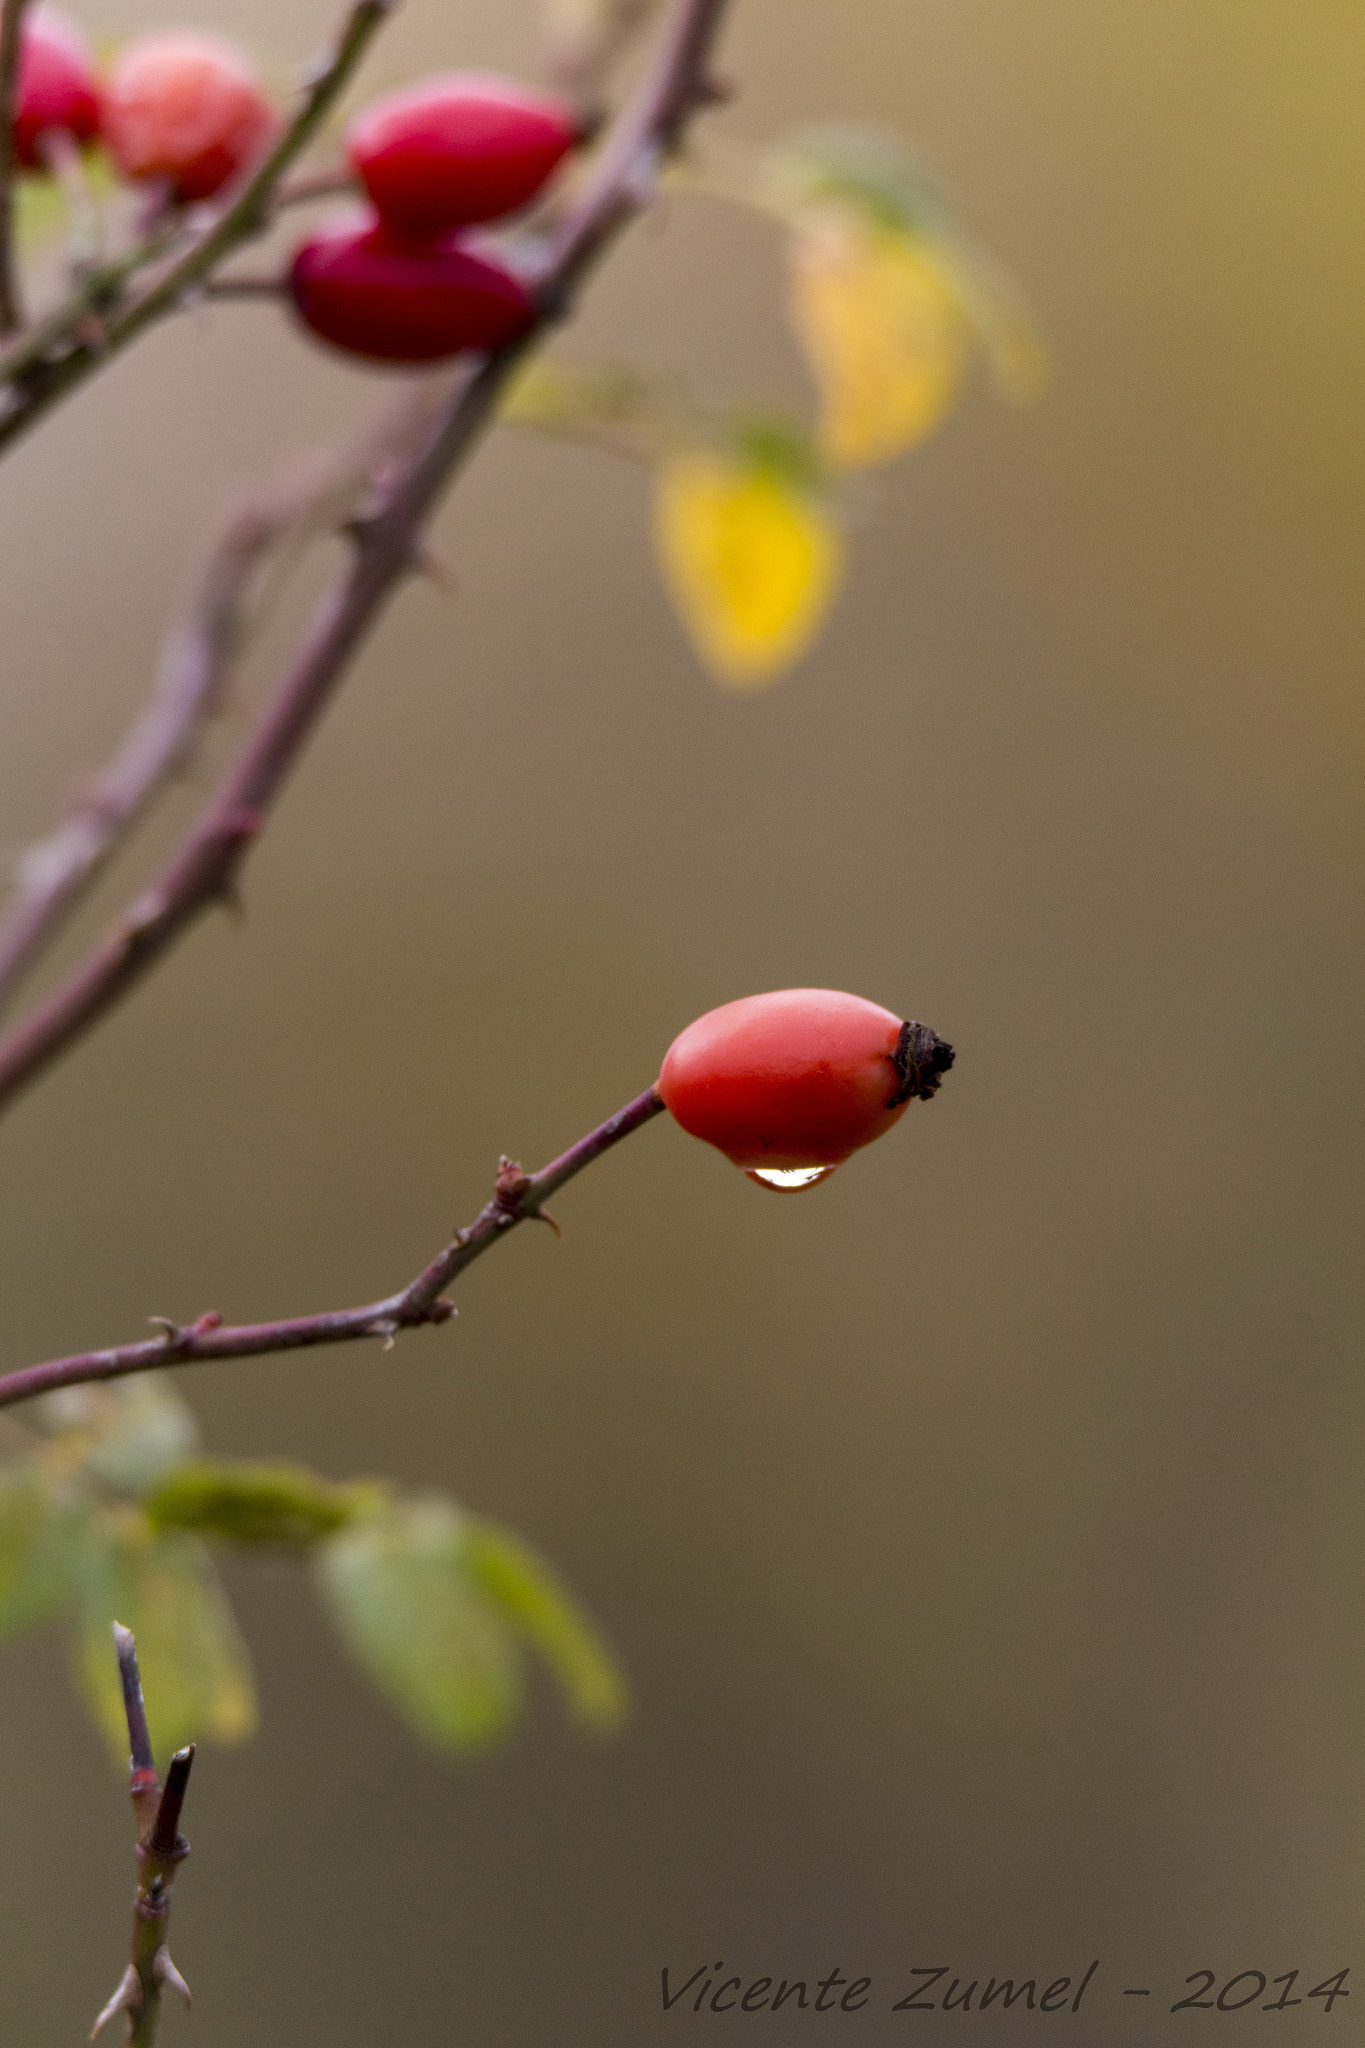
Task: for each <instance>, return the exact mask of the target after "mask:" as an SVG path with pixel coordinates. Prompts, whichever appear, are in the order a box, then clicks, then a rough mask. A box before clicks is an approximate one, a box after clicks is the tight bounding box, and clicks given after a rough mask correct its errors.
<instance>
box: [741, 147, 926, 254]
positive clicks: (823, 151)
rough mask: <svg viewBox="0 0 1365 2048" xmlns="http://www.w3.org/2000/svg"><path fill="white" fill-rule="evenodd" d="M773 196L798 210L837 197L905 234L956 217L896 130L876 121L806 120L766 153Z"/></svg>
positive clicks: (779, 204)
mask: <svg viewBox="0 0 1365 2048" xmlns="http://www.w3.org/2000/svg"><path fill="white" fill-rule="evenodd" d="M763 179H764V182H765V184H766V187H767V197H768V199H769V202H770V203H771V204H773V205H775V206H777V207H778V208H779V210H781V211H783V212H786V213H792V214H800V213H804V212H805V211H806V210H807V209H808V208H809V207H811V206H818V205H823V204H828V203H830V202H833V203H835V204H837V205H839V206H844V207H848V208H849V209H850V210H851V211H852V212H854V213H857V214H859V215H861V216H862V218H863V219H864V220H866V221H868V222H869V223H871V224H873V225H875V226H877V227H881V228H888V229H891V230H892V231H893V232H895V233H899V234H912V235H939V234H942V233H944V232H945V231H946V230H947V229H948V227H949V222H950V215H949V211H948V206H947V203H946V201H945V200H944V197H943V194H942V193H941V192H940V191H939V189H938V186H937V185H936V184H935V182H934V180H933V179H932V178H931V177H930V175H929V173H928V172H927V171H926V170H925V169H924V168H923V166H922V165H920V164H918V163H916V161H915V159H914V158H913V157H912V156H911V155H910V153H909V151H908V150H907V149H906V148H905V147H904V146H903V144H901V143H900V142H898V141H897V140H896V138H895V137H894V136H891V135H885V134H883V133H881V131H880V130H878V129H876V128H862V127H855V126H852V125H848V126H841V125H836V124H831V125H829V126H826V127H819V128H805V129H801V130H799V131H798V132H797V133H796V134H794V135H790V136H788V137H787V138H786V140H785V141H783V142H781V143H779V144H778V145H777V146H776V148H774V149H773V150H771V151H770V152H769V153H768V157H767V162H766V166H765V169H764V172H763Z"/></svg>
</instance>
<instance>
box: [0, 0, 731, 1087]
mask: <svg viewBox="0 0 1365 2048" xmlns="http://www.w3.org/2000/svg"><path fill="white" fill-rule="evenodd" d="M724 8H725V0H675V4H674V8H673V11H672V14H671V16H670V19H669V21H668V24H667V26H666V28H665V31H664V34H663V37H662V41H661V47H660V50H659V54H658V57H657V59H656V62H655V64H654V66H653V68H652V70H651V72H650V74H649V76H648V78H647V79H646V80H645V82H644V84H643V85H642V87H641V88H640V90H639V92H638V94H637V95H636V98H635V99H634V101H633V102H632V103H631V105H630V106H628V107H627V108H626V110H625V112H624V113H623V114H622V115H621V117H620V119H619V120H618V121H617V123H616V125H615V127H614V129H613V130H612V133H611V135H610V136H609V138H608V140H607V143H606V145H605V147H604V149H603V151H602V153H601V156H600V158H599V160H598V163H597V165H596V168H595V171H594V173H593V175H592V176H591V177H590V178H589V180H588V183H587V187H586V190H585V192H584V194H583V196H582V198H581V199H580V200H579V201H578V203H577V205H576V206H575V207H574V209H573V211H572V212H571V213H570V215H569V216H568V218H567V219H566V221H565V222H564V224H563V225H562V227H561V228H560V230H559V231H558V233H557V234H556V235H555V237H554V239H553V241H552V242H551V246H550V250H549V254H548V257H547V260H546V262H545V265H544V268H543V269H542V271H541V273H540V276H539V278H538V279H537V281H536V290H537V300H538V304H539V307H540V311H539V314H538V316H537V319H536V321H535V322H534V324H533V326H532V328H531V329H530V330H529V331H528V332H527V333H526V334H525V335H524V336H523V337H521V339H519V340H518V341H516V342H513V343H511V344H510V345H509V346H508V347H505V348H503V349H500V350H498V351H497V352H496V353H495V354H492V355H489V356H486V357H484V358H483V359H482V361H481V362H479V363H478V365H477V367H476V368H474V370H473V371H472V372H471V374H470V375H469V376H468V378H467V380H466V381H465V382H464V384H463V385H462V386H461V387H460V389H459V391H458V392H457V394H456V395H455V397H454V399H453V400H452V402H451V404H450V405H449V406H448V408H447V409H446V411H445V413H444V415H443V416H442V418H441V419H440V421H439V422H438V425H437V427H436V430H435V432H434V434H433V435H432V437H431V440H430V441H429V443H428V445H427V446H426V447H425V448H424V449H423V450H422V451H421V453H420V454H419V455H418V456H417V457H416V458H415V459H414V460H413V461H412V462H411V463H410V464H409V465H408V466H407V467H406V469H405V470H403V471H402V472H401V474H400V475H399V477H398V479H397V481H396V482H395V484H394V486H393V488H392V490H391V492H390V493H389V495H388V498H387V500H386V502H385V504H384V505H383V507H382V509H381V510H379V511H377V512H376V513H375V514H374V516H373V517H372V518H370V519H368V520H366V521H365V522H364V523H363V525H362V526H361V527H360V528H359V530H358V532H357V536H356V553H355V559H354V562H353V564H352V566H351V568H350V570H349V571H348V572H347V574H346V575H345V576H343V577H342V579H341V581H340V582H339V583H338V584H337V586H336V587H335V588H334V589H333V591H332V592H331V593H330V595H329V596H328V597H327V598H326V599H325V600H324V602H323V604H322V606H321V608H320V610H319V612H318V614H317V615H316V617H315V620H314V623H313V626H312V628H311V630H310V632H309V633H308V635H307V636H306V638H305V640H304V643H303V646H302V648H301V650H300V652H299V653H298V655H297V657H296V659H295V661H294V662H293V664H292V666H291V667H290V668H289V670H288V671H287V672H286V674H285V676H284V678H283V679H282V681H281V683H280V685H279V688H278V689H277V691H276V694H275V696H274V698H273V699H272V700H271V702H270V703H269V704H268V705H267V706H266V709H265V711H264V713H263V714H262V717H261V719H260V721H259V722H258V724H257V726H256V728H255V730H254V731H253V732H252V733H251V734H250V735H249V737H248V739H247V741H246V744H245V746H244V747H243V749H242V751H241V753H240V754H239V755H238V757H237V760H236V761H235V762H234V763H233V765H232V767H231V768H230V769H229V771H228V773H227V775H226V776H225V778H224V780H223V782H222V783H221V784H220V786H219V789H218V791H217V793H216V794H215V795H214V797H213V798H212V799H211V801H210V802H209V804H208V806H207V808H206V809H205V810H204V812H203V813H202V814H201V816H200V817H199V819H198V820H197V822H196V823H195V824H194V826H193V827H192V828H191V830H190V832H189V834H188V835H187V837H186V838H185V839H184V840H183V841H182V843H181V845H180V847H179V848H178V850H177V851H176V852H175V853H174V854H173V855H172V857H171V859H170V861H169V862H168V863H167V865H166V866H165V867H164V868H163V869H162V870H161V872H160V874H159V875H157V877H156V878H155V880H154V881H153V882H152V884H151V886H150V887H149V888H148V889H147V890H146V891H145V892H144V893H143V895H142V896H141V897H140V898H139V899H138V901H137V902H136V903H134V904H133V905H132V906H131V908H130V909H129V910H128V912H127V913H126V914H125V916H124V917H123V918H122V919H121V920H120V922H119V923H118V925H117V926H116V927H115V929H114V931H113V932H112V933H111V934H110V935H109V937H107V938H106V939H104V940H103V941H102V942H101V943H100V944H98V945H97V946H96V947H95V948H94V949H93V951H92V952H91V953H90V954H89V955H88V956H87V957H86V959H85V960H84V961H83V962H82V963H81V964H80V965H79V966H78V967H77V968H76V969H75V971H74V973H73V974H72V975H71V976H70V977H69V978H68V980H66V981H65V982H64V983H62V984H61V985H60V986H59V987H58V988H56V989H55V990H54V991H53V992H52V993H51V994H50V995H49V996H48V997H46V998H45V999H44V1000H43V1001H42V1002H40V1003H39V1004H37V1005H36V1006H35V1008H34V1009H33V1010H32V1011H31V1012H30V1013H29V1015H28V1016H27V1017H24V1018H21V1019H20V1020H19V1022H18V1023H17V1024H16V1025H15V1026H14V1027H13V1029H12V1030H11V1031H9V1032H8V1033H7V1034H6V1035H5V1036H4V1037H3V1038H0V1108H3V1107H4V1106H5V1105H6V1104H7V1103H8V1102H10V1101H12V1100H13V1099H14V1097H15V1096H16V1095H17V1094H18V1093H19V1091H20V1090H21V1089H22V1088H23V1087H25V1086H26V1085H27V1084H28V1083H29V1082H30V1081H32V1080H33V1079H34V1078H35V1077H36V1076H37V1075H38V1074H39V1073H41V1072H42V1070H43V1069H44V1068H45V1067H46V1066H48V1065H49V1064H50V1062H51V1061H52V1060H53V1059H55V1058H56V1056H57V1055H58V1054H59V1053H60V1052H61V1051H63V1050H64V1049H65V1047H67V1046H68V1045H70V1044H71V1043H72V1042H73V1040H75V1039H77V1038H79V1037H80V1036H81V1035H82V1033H83V1032H85V1031H86V1030H88V1029H89V1027H90V1025H91V1024H92V1023H94V1021H95V1020H96V1018H98V1017H100V1016H101V1015H103V1013H104V1012H105V1011H106V1010H108V1009H109V1008H110V1007H111V1006H112V1005H113V1004H114V1003H115V1002H117V1001H118V1000H119V998H120V997H121V996H122V995H124V994H125V993H126V992H127V990H128V989H130V988H131V987H132V986H133V985H134V984H135V983H136V982H137V981H139V980H140V979H141V978H142V976H143V975H144V974H145V973H146V971H147V970H148V968H149V967H150V966H151V965H152V964H153V962H155V961H156V960H158V959H159V958H160V957H161V955H162V954H163V953H164V952H165V951H166V950H167V948H168V947H169V946H170V945H172V944H173V942H174V941H175V940H176V939H177V938H178V937H179V935H180V934H181V932H183V931H184V930H185V929H186V928H187V926H189V925H190V924H191V923H192V922H193V921H194V920H195V919H196V918H197V917H199V915H200V914H201V913H202V912H203V911H204V910H206V909H207V908H208V907H209V906H210V905H211V904H214V903H223V902H231V901H232V900H233V897H234V888H235V883H236V877H237V872H238V870H239V868H240V867H241V865H242V862H243V860H244V858H245V856H246V853H247V851H248V850H249V848H250V846H251V844H252V842H253V841H254V840H255V839H256V838H257V837H258V835H259V834H260V832H261V830H262V828H263V827H264V825H265V822H266V818H267V815H268V813H269V810H270V807H271V805H272V804H273V803H274V801H275V799H276V798H277V797H278V795H279V793H280V791H281V789H282V787H283V785H284V783H285V781H286V780H287V778H288V775H289V772H290V770H291V769H292V768H293V766H294V764H295V762H296V761H297V759H298V757H299V755H300V753H301V752H302V750H303V748H304V745H305V744H306V742H307V740H308V738H309V737H310V735H311V733H312V731H313V729H314V727H315V725H316V723H317V721H318V719H319V717H320V716H321V714H322V712H323V710H324V709H325V708H326V706H327V704H328V703H329V702H330V700H331V698H332V696H333V694H334V693H335V691H336V689H337V687H338V685H339V684H340V682H341V679H342V676H343V675H344V673H345V671H346V668H347V666H348V664H349V663H350V661H351V659H352V657H353V656H354V655H355V653H356V651H357V649H358V648H359V647H360V645H361V643H362V641H363V640H364V638H365V636H366V634H367V633H368V632H369V630H370V628H371V627H372V626H373V624H374V623H375V621H376V619H377V618H378V617H379V615H380V613H381V611H382V610H383V608H384V605H385V603H386V602H387V600H388V599H389V598H390V597H391V596H392V594H393V592H394V591H395V590H396V589H397V588H398V587H399V585H400V584H401V583H402V582H403V581H404V580H405V579H406V577H407V576H408V575H409V574H410V573H411V572H412V571H413V569H414V567H415V566H417V565H418V564H419V563H420V559H421V538H422V534H423V531H424V529H425V527H426V525H427V523H428V521H429V519H430V517H431V515H432V513H433V512H434V510H435V507H436V505H437V504H438V502H439V501H440V499H441V497H442V495H443V493H444V491H445V489H446V486H447V485H448V483H449V482H450V480H451V477H452V476H453V475H454V473H455V471H456V470H457V468H458V467H459V466H460V464H461V462H462V461H463V459H464V458H465V457H466V456H467V455H468V453H469V451H470V449H471V448H472V447H473V446H474V445H475V443H476V442H477V440H478V438H479V436H480V434H481V433H482V432H483V430H484V429H485V428H486V427H487V426H488V424H489V423H490V421H491V420H492V418H493V416H494V413H495V411H496V408H497V404H498V400H499V398H500V396H501V394H502V390H503V387H504V385H505V384H506V382H507V380H508V378H509V376H510V375H511V373H512V371H513V370H514V369H515V368H516V367H517V365H518V364H519V363H520V362H521V360H522V358H523V356H524V355H525V354H526V352H527V350H528V349H529V348H530V346H531V345H532V343H533V341H534V340H535V339H536V337H537V335H538V334H539V333H540V331H541V330H542V329H543V328H544V327H545V326H546V325H548V324H549V323H550V322H551V321H553V320H556V319H559V318H562V317H563V315H564V314H565V313H566V312H567V310H568V308H569V306H570V304H571V303H572V300H573V297H574V294H575V292H576V289H577V287H578V285H579V284H580V282H581V280H582V278H583V276H584V274H585V273H586V272H587V270H588V269H589V268H590V267H591V266H592V264H593V263H594V262H595V261H596V260H597V258H598V257H599V256H600V255H601V253H602V251H603V249H604V248H605V247H606V245H607V243H608V242H609V241H610V240H611V239H612V238H613V237H614V236H615V235H616V234H618V233H619V232H620V230H621V228H622V227H623V226H624V225H625V223H626V222H627V221H628V220H629V219H631V218H632V216H633V215H634V214H636V213H637V212H638V211H639V210H640V209H641V208H642V207H643V206H645V205H646V204H647V203H648V201H649V200H650V198H651V197H652V195H653V192H654V189H655V180H656V175H657V169H658V164H659V161H660V159H661V157H662V156H663V155H664V154H666V153H667V152H668V151H669V150H670V149H671V148H672V147H674V146H675V144H676V142H677V139H678V136H679V134H680V132H681V130H682V127H683V125H684V123H685V122H686V120H687V117H688V115H689V113H691V112H692V110H693V109H694V108H695V107H696V106H697V105H699V104H700V103H702V102H704V101H705V100H706V99H707V98H709V96H710V95H709V91H708V87H707V69H706V67H707V62H708V59H709V54H710V49H711V44H712V42H713V40H714V37H715V35H716V32H717V29H718V27H719V24H720V19H721V16H722V14H723V12H724Z"/></svg>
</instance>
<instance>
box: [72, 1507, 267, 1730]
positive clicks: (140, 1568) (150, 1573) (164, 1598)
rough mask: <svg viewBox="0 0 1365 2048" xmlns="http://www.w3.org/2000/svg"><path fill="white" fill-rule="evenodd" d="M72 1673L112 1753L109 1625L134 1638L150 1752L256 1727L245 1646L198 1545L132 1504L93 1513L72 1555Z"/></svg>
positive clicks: (115, 1692)
mask: <svg viewBox="0 0 1365 2048" xmlns="http://www.w3.org/2000/svg"><path fill="white" fill-rule="evenodd" d="M79 1581H80V1610H79V1612H80V1629H79V1635H78V1638H77V1643H76V1660H75V1661H76V1676H77V1679H78V1682H79V1684H80V1687H81V1690H82V1692H83V1693H84V1696H85V1699H86V1702H87V1704H88V1705H89V1707H90V1710H91V1712H92V1713H93V1714H94V1716H95V1719H96V1720H97V1721H98V1722H99V1724H100V1726H101V1727H102V1728H103V1729H104V1731H105V1733H106V1734H107V1735H108V1737H109V1741H110V1743H111V1745H112V1747H113V1749H114V1752H115V1754H116V1755H117V1756H120V1757H121V1756H124V1755H126V1753H127V1748H128V1733H127V1727H126V1725H125V1722H124V1716H123V1702H122V1697H121V1695H120V1691H119V1681H118V1669H117V1665H116V1662H115V1658H114V1649H113V1642H112V1638H111V1635H110V1628H111V1625H112V1623H114V1622H115V1621H121V1622H122V1623H123V1625H124V1627H125V1628H130V1629H131V1630H132V1631H133V1634H134V1635H135V1636H136V1637H137V1653H138V1662H139V1664H140V1666H141V1669H142V1689H143V1694H144V1696H145V1698H146V1702H147V1723H148V1726H149V1728H150V1730H151V1735H152V1746H153V1748H154V1749H155V1751H156V1753H157V1755H158V1756H160V1757H163V1758H164V1757H165V1756H167V1755H169V1753H170V1752H171V1751H172V1750H174V1749H178V1748H179V1747H180V1746H181V1744H182V1743H185V1742H190V1741H196V1740H202V1739H203V1738H205V1737H212V1738H214V1739H216V1740H217V1741H219V1742H240V1741H241V1740H242V1739H243V1738H244V1737H245V1736H247V1735H249V1734H250V1733H251V1732H252V1730H253V1728H254V1727H255V1725H256V1698H255V1687H254V1684H253V1681H252V1676H251V1665H250V1662H249V1659H248V1657H247V1652H246V1646H245V1644H244V1643H243V1642H242V1639H241V1636H240V1634H239V1632H238V1628H237V1622H236V1619H235V1617H234V1615H233V1612H232V1609H231V1607H230V1606H229V1605H228V1599H227V1595H226V1593H225V1592H224V1590H223V1587H222V1584H221V1582H220V1580H219V1578H218V1574H217V1573H216V1571H215V1570H214V1568H213V1564H212V1562H211V1560H210V1558H209V1554H208V1552H207V1551H206V1550H205V1548H204V1546H203V1544H202V1543H201V1542H200V1541H199V1539H198V1538H197V1537H195V1536H191V1535H188V1534H186V1533H185V1532H183V1531H181V1530H176V1529H166V1530H157V1529H154V1528H153V1527H152V1525H151V1523H150V1522H149V1521H148V1519H147V1517H146V1515H144V1514H142V1513H141V1512H140V1511H138V1510H137V1509H135V1508H116V1509H100V1510H97V1511H96V1513H94V1514H93V1515H92V1516H91V1517H90V1520H89V1522H88V1523H87V1524H86V1529H85V1539H84V1542H83V1543H82V1546H81V1553H80V1558H79Z"/></svg>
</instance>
